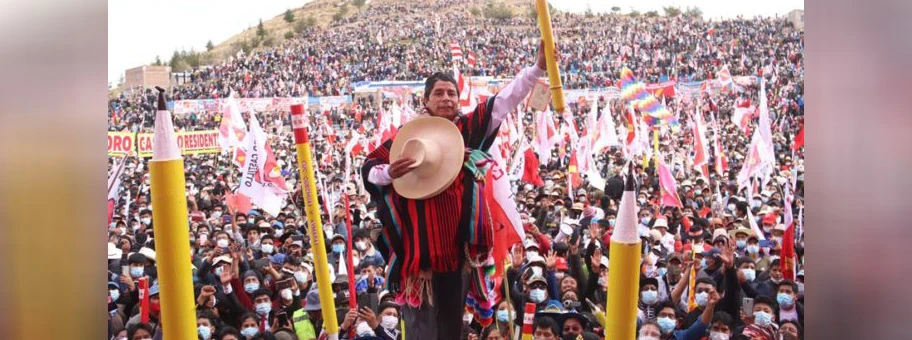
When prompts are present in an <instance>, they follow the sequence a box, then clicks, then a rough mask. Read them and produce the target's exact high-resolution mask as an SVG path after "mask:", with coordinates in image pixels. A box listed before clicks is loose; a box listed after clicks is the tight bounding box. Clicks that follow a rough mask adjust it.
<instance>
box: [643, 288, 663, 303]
mask: <svg viewBox="0 0 912 340" xmlns="http://www.w3.org/2000/svg"><path fill="white" fill-rule="evenodd" d="M641 295H642V296H641V297H640V300H642V301H643V303H645V304H647V305H651V304H654V303H656V301H658V300H659V292H657V291H654V290H644V291H643V293H641Z"/></svg>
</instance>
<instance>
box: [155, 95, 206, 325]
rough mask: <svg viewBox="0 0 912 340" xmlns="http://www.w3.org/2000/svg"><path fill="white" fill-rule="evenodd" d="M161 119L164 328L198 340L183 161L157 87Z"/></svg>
mask: <svg viewBox="0 0 912 340" xmlns="http://www.w3.org/2000/svg"><path fill="white" fill-rule="evenodd" d="M156 88H157V89H158V91H159V93H158V112H157V113H156V115H157V116H158V117H157V119H155V125H156V128H155V130H156V131H155V137H154V139H153V141H154V142H153V143H154V144H153V145H154V146H155V148H154V151H153V153H152V161H150V162H149V176H150V178H151V184H152V187H151V189H150V190H151V193H152V202H151V203H152V205H154V206H155V207H156V209H155V210H153V211H152V218H153V219H154V220H155V221H156V222H157V223H156V224H155V243H156V245H157V246H158V257H157V259H156V260H157V265H158V275H159V277H158V279H159V287H161V288H160V291H161V294H160V295H161V325H162V327H163V331H164V334H168V337H173V338H175V339H194V338H196V314H195V311H194V308H193V306H194V303H193V282H192V281H191V278H192V277H193V275H192V271H191V270H190V238H189V236H188V234H187V225H189V223H188V221H187V195H186V189H185V185H186V179H185V178H184V159H183V157H182V156H181V153H180V148H178V146H177V137H176V136H175V134H174V126H173V123H172V121H171V113H170V112H168V111H167V106H165V96H164V92H165V90H164V89H162V88H160V87H156Z"/></svg>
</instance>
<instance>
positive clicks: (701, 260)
mask: <svg viewBox="0 0 912 340" xmlns="http://www.w3.org/2000/svg"><path fill="white" fill-rule="evenodd" d="M706 266H707V264H706V259H705V258H703V259H700V267H701V268H704V269H706Z"/></svg>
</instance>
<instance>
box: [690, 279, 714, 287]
mask: <svg viewBox="0 0 912 340" xmlns="http://www.w3.org/2000/svg"><path fill="white" fill-rule="evenodd" d="M701 283H705V284H708V285H711V286H713V288H716V281H715V280H713V279H710V278H708V277H701V278H699V279H697V283H696V285H699V284H701ZM696 285H694V287H696Z"/></svg>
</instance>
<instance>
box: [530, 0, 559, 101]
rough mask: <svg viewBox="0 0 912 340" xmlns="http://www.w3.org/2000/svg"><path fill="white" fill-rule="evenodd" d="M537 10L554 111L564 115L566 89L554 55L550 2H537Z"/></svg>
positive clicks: (542, 0)
mask: <svg viewBox="0 0 912 340" xmlns="http://www.w3.org/2000/svg"><path fill="white" fill-rule="evenodd" d="M535 8H536V9H537V10H538V11H537V13H538V28H539V30H540V31H541V36H542V42H543V43H544V49H545V64H546V65H547V66H548V83H550V84H551V85H550V86H551V99H552V100H553V103H554V111H557V112H558V113H564V89H563V85H562V84H561V78H560V70H559V69H558V68H557V60H556V58H555V55H554V33H553V32H552V30H551V13H550V10H549V9H548V1H547V0H536V1H535Z"/></svg>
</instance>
